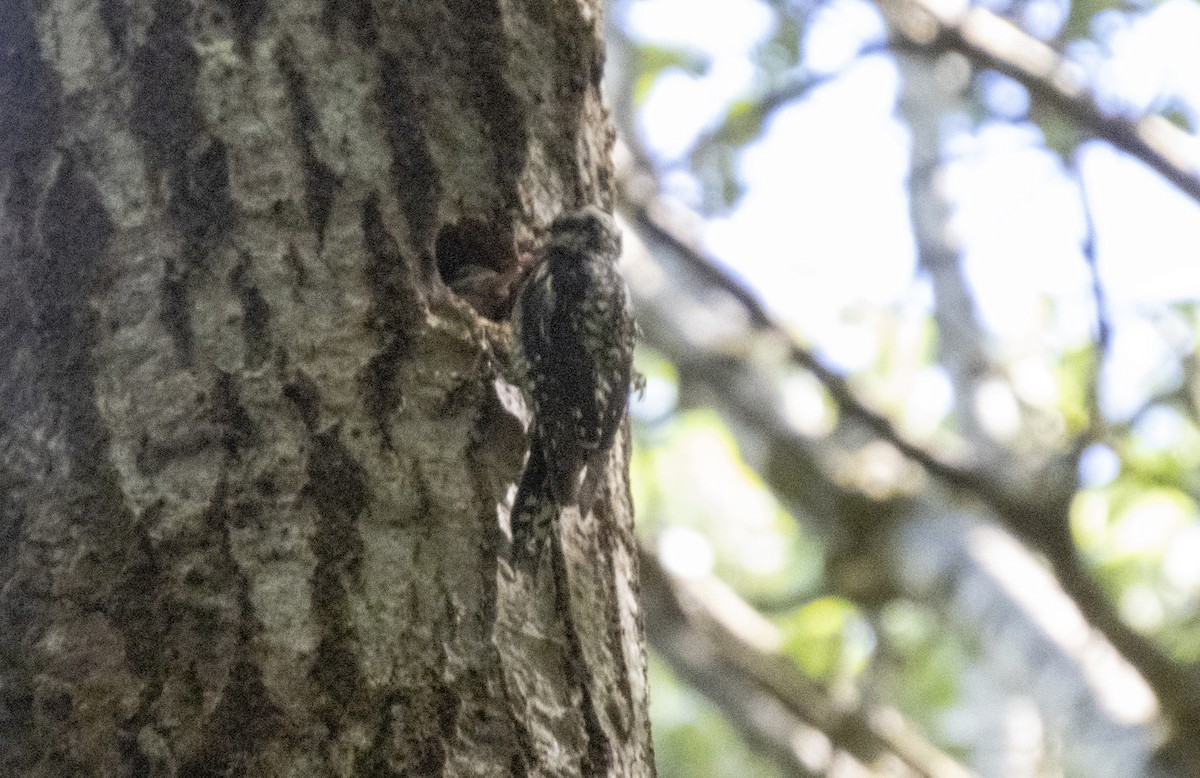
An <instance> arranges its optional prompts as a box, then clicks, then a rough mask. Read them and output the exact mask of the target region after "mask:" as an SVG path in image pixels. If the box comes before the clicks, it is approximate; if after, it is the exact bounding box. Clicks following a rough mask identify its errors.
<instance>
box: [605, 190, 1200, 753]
mask: <svg viewBox="0 0 1200 778" xmlns="http://www.w3.org/2000/svg"><path fill="white" fill-rule="evenodd" d="M639 191H640V192H642V193H643V195H642V197H641V198H640V199H635V198H636V196H635V195H634V194H633V193H634V192H639ZM645 192H646V185H645V182H642V183H640V184H639V183H637V182H630V181H629V177H628V171H626V177H625V179H624V181H623V183H622V185H621V198H622V199H621V203H622V209H623V212H624V214H625V215H626V217H627V218H628V220H629V222H630V223H631V224H632V225H633V227H634V229H635V232H636V233H637V234H638V235H639V237H641V238H642V240H643V242H644V243H645V244H646V245H647V247H648V248H649V249H650V251H651V252H652V253H653V254H654V255H655V258H656V261H658V262H662V261H664V260H665V258H666V257H667V256H669V257H670V262H669V266H670V269H669V270H667V271H665V272H666V274H667V275H669V277H670V278H671V284H672V287H673V292H674V294H675V295H676V296H675V297H674V298H673V300H672V301H671V302H670V303H668V304H667V305H664V306H663V308H670V310H671V313H670V314H668V313H666V312H665V310H659V311H645V309H643V312H644V314H643V320H644V321H645V322H646V329H647V332H648V333H651V334H652V335H653V336H655V337H656V338H657V340H656V342H655V345H656V346H658V347H659V348H664V347H665V349H664V350H665V351H666V352H667V354H668V356H669V357H670V358H672V359H673V360H677V362H678V364H679V367H680V370H681V372H682V373H683V374H684V375H685V377H694V378H697V379H699V380H703V381H705V382H706V383H708V385H709V386H711V387H712V389H713V390H714V392H715V393H716V394H717V396H719V397H720V399H721V402H722V403H724V404H725V405H726V406H729V405H731V404H732V406H733V407H736V408H737V409H738V414H737V416H738V417H739V421H737V422H735V425H736V423H749V424H752V425H754V426H755V427H756V429H757V430H758V434H759V435H760V436H762V437H766V438H768V439H770V440H771V441H772V442H771V444H770V445H769V446H767V447H766V448H768V449H769V453H768V454H767V457H768V459H767V460H766V461H762V462H757V463H756V462H751V464H752V466H755V467H756V469H758V470H759V472H760V473H761V474H762V475H763V477H764V479H765V480H766V481H767V483H768V484H769V485H770V487H771V488H772V489H773V490H774V491H775V492H776V494H777V495H779V496H780V498H781V499H782V500H783V501H784V502H785V503H787V504H788V505H789V507H792V508H793V509H796V508H799V510H800V511H801V512H802V513H803V514H804V515H807V516H809V517H812V518H813V519H814V520H815V521H816V523H817V526H819V527H823V528H824V532H825V534H826V537H827V538H832V539H834V543H833V546H834V551H833V554H834V556H835V558H836V557H839V556H841V555H843V554H845V553H847V552H853V553H858V554H864V553H866V550H867V549H870V548H871V547H872V546H873V545H875V544H876V543H879V542H887V541H886V540H885V538H886V537H887V533H888V531H889V529H892V530H894V529H895V528H896V527H898V526H899V525H900V524H902V523H904V522H908V521H911V520H912V518H913V517H914V516H916V515H929V514H938V513H942V512H945V511H947V510H952V508H951V507H950V506H952V505H953V504H954V500H953V499H952V498H951V497H950V496H949V495H942V496H940V497H937V496H933V494H932V493H929V492H928V490H926V493H925V495H924V496H923V497H922V498H921V501H920V503H921V505H922V506H923V507H918V505H916V504H910V503H909V502H908V501H905V500H900V501H897V500H895V499H893V500H888V501H884V502H880V501H877V500H871V499H869V498H867V497H866V496H865V495H863V494H861V493H859V492H857V491H856V490H854V489H850V488H846V487H843V486H841V485H838V484H836V483H834V482H833V481H832V480H831V479H830V477H829V475H828V474H827V472H826V471H825V469H824V466H823V464H822V463H821V461H820V460H819V458H818V457H817V456H816V454H815V450H816V449H817V448H819V446H820V444H818V443H815V442H813V441H810V440H807V439H804V438H802V437H801V436H800V435H798V434H796V433H795V432H793V431H791V430H789V429H788V428H787V425H786V423H785V422H783V421H782V419H780V418H779V417H778V412H777V411H776V410H774V409H775V408H776V407H777V406H778V398H776V397H773V396H771V395H772V392H771V390H770V389H768V387H769V385H770V379H769V378H767V377H766V376H764V375H760V374H756V372H755V370H754V369H753V368H750V367H749V365H748V364H747V363H746V362H745V361H744V360H743V359H741V358H739V357H738V356H736V355H730V354H728V353H723V352H721V351H720V349H719V348H714V344H713V343H704V342H703V340H702V339H701V338H702V336H701V335H698V334H696V333H697V332H698V331H700V330H703V327H698V326H693V325H695V324H697V323H696V322H691V323H685V324H683V325H682V326H680V324H681V323H680V322H679V321H676V322H675V323H674V324H675V329H676V334H675V335H664V330H667V329H670V328H671V324H668V323H666V322H665V321H662V320H656V316H657V315H661V316H665V317H669V316H676V317H686V316H688V315H689V312H688V311H686V310H684V308H685V306H683V305H682V304H681V299H680V297H679V296H681V295H682V296H686V297H688V298H690V299H691V300H692V305H693V306H696V307H703V308H707V309H716V310H720V311H721V316H722V320H723V322H726V323H724V324H718V325H716V326H717V327H718V328H719V327H721V326H724V327H725V332H724V333H723V335H724V340H736V339H737V337H738V336H737V335H735V334H734V332H733V331H732V330H733V329H736V325H729V324H728V323H727V322H728V320H730V319H731V318H732V319H734V320H737V319H738V318H739V316H738V315H737V314H740V318H741V319H742V320H743V321H744V323H745V325H746V326H747V327H749V328H750V329H751V330H752V331H754V332H756V333H758V334H759V335H760V336H762V337H766V338H768V339H769V340H772V341H774V342H776V343H778V344H782V348H783V349H784V352H785V353H786V355H787V358H788V360H789V361H790V362H791V363H792V364H794V365H796V366H799V367H802V368H804V369H806V370H808V371H810V372H811V373H812V374H813V375H814V376H815V377H816V378H817V379H818V380H819V381H820V382H821V383H822V385H823V386H824V387H825V388H826V390H827V391H828V393H829V395H830V396H831V397H832V398H833V400H834V401H835V403H836V404H837V405H838V407H839V408H840V409H841V411H842V412H843V414H844V415H846V416H848V417H850V418H851V419H852V420H854V421H855V422H857V423H859V424H861V425H863V426H864V427H865V428H866V429H867V430H869V431H870V432H871V433H873V434H874V435H877V436H879V437H880V438H883V439H884V440H886V441H888V442H889V443H890V444H891V445H893V446H894V447H895V448H896V449H897V450H899V451H900V452H902V453H903V454H905V455H906V456H908V457H909V458H911V459H912V460H913V461H915V462H917V463H919V464H920V465H921V466H922V467H923V468H924V469H925V470H926V471H927V472H928V473H929V474H930V475H931V476H933V477H934V478H935V479H937V480H938V481H939V482H940V483H942V484H944V485H946V486H949V487H951V488H953V489H954V490H956V491H959V492H961V493H963V494H967V495H973V496H975V497H976V498H978V499H979V500H981V501H982V502H983V503H984V504H986V505H987V506H988V507H989V508H990V509H991V510H992V511H993V512H994V514H995V515H996V517H997V518H998V519H999V520H1000V522H1001V523H1002V524H1003V525H1004V526H1006V527H1008V528H1009V529H1010V530H1011V531H1013V532H1014V533H1015V534H1016V535H1017V536H1018V537H1020V538H1022V539H1023V540H1024V541H1025V542H1026V543H1028V544H1029V545H1030V547H1031V548H1033V549H1034V550H1036V551H1039V552H1041V553H1043V554H1045V556H1046V557H1047V559H1048V561H1049V563H1050V566H1051V568H1052V569H1053V571H1054V573H1055V576H1056V578H1057V580H1058V582H1059V583H1060V585H1061V586H1062V587H1063V589H1064V590H1065V591H1066V592H1067V593H1068V594H1069V595H1070V597H1071V598H1072V599H1073V600H1074V601H1075V602H1076V604H1077V605H1078V607H1079V609H1080V610H1081V611H1082V613H1083V614H1084V615H1085V617H1086V618H1087V620H1088V622H1089V623H1090V624H1091V625H1092V626H1093V627H1095V628H1096V629H1097V630H1099V631H1100V632H1101V633H1102V634H1103V635H1104V636H1105V637H1106V638H1107V640H1108V641H1109V642H1110V643H1111V644H1112V645H1113V646H1114V647H1115V648H1116V649H1117V650H1118V651H1119V652H1120V653H1121V655H1122V656H1124V657H1125V658H1126V660H1128V662H1129V663H1130V664H1131V665H1132V666H1134V667H1135V668H1136V669H1137V670H1138V672H1139V673H1140V674H1141V675H1142V676H1143V678H1144V679H1145V680H1146V682H1147V683H1148V684H1149V685H1150V687H1151V688H1152V689H1153V690H1154V693H1155V695H1156V697H1157V698H1158V700H1159V703H1160V705H1161V707H1162V710H1163V712H1164V714H1165V715H1166V717H1167V718H1168V720H1170V721H1171V722H1172V723H1173V725H1174V727H1175V729H1176V731H1177V733H1178V734H1179V735H1180V736H1181V737H1186V736H1187V735H1189V734H1190V735H1192V736H1196V734H1197V733H1200V681H1198V680H1197V678H1196V676H1195V674H1194V673H1192V672H1191V671H1189V670H1188V669H1185V668H1184V667H1181V666H1180V665H1178V664H1176V663H1174V662H1173V661H1171V660H1170V659H1169V658H1168V657H1167V656H1166V654H1165V653H1164V652H1163V651H1162V650H1161V649H1160V648H1159V647H1158V646H1157V645H1156V644H1155V643H1153V642H1152V641H1151V640H1149V639H1148V638H1146V637H1145V636H1143V635H1141V634H1139V633H1137V632H1135V631H1134V630H1133V629H1131V628H1130V627H1129V626H1128V625H1127V624H1125V623H1124V621H1122V620H1121V618H1120V617H1119V614H1118V613H1117V611H1116V608H1115V607H1114V606H1113V604H1112V603H1111V601H1110V600H1109V599H1108V597H1107V596H1106V595H1105V594H1104V592H1103V591H1102V590H1101V589H1100V588H1099V586H1098V585H1097V584H1096V582H1095V580H1094V579H1093V578H1092V576H1091V574H1090V572H1089V571H1088V570H1087V569H1086V567H1085V566H1084V565H1083V564H1082V562H1081V560H1080V559H1079V557H1078V552H1077V550H1076V548H1075V546H1074V543H1073V541H1072V538H1071V534H1070V529H1069V509H1070V505H1071V501H1072V498H1073V496H1074V493H1075V468H1074V466H1073V459H1072V460H1070V463H1069V464H1068V462H1067V461H1064V460H1059V461H1055V462H1052V463H1051V465H1050V466H1049V467H1047V468H1046V469H1045V470H1044V471H1043V472H1041V473H1039V474H1038V478H1037V480H1036V482H1035V483H1033V484H1030V485H1028V488H1027V491H1024V492H1023V493H1022V494H1017V495H1013V494H1012V493H1011V492H1010V491H1009V489H1008V488H1007V487H1005V486H1003V485H1001V484H1000V483H998V482H997V481H996V480H994V479H993V478H992V477H991V474H990V473H983V472H977V471H974V470H970V469H966V468H963V467H960V466H957V465H955V464H952V463H947V462H945V461H943V460H941V459H940V458H938V457H936V456H934V455H933V454H931V453H930V452H928V451H925V450H924V449H922V448H920V447H919V446H916V445H914V444H913V443H911V442H910V441H907V440H906V439H904V438H903V437H902V436H901V435H900V434H899V433H898V432H897V431H896V429H895V428H894V426H893V425H892V424H891V422H890V421H889V420H888V419H887V418H886V417H884V416H883V415H882V414H879V413H878V412H875V411H874V410H872V409H870V408H868V407H867V406H865V405H864V404H863V403H862V402H861V401H860V400H859V399H858V398H857V397H856V395H855V394H854V392H853V390H852V389H851V388H850V386H849V384H848V383H847V382H846V380H845V379H844V378H842V377H841V376H840V375H838V374H836V373H835V372H834V371H832V370H831V369H829V368H828V367H827V366H825V365H824V364H823V363H822V362H821V361H820V360H819V359H817V358H816V357H815V355H813V354H812V353H811V352H810V351H809V350H807V349H805V348H804V347H803V346H801V345H799V344H798V343H796V342H795V340H794V339H793V338H792V337H791V336H790V335H789V334H788V333H787V332H786V331H785V330H784V329H783V328H782V327H781V326H780V325H779V324H777V323H776V322H775V321H774V320H773V318H772V317H771V316H770V315H769V313H768V312H767V311H766V310H765V309H764V308H763V307H762V306H761V304H760V303H759V302H758V301H757V299H756V298H755V297H754V295H753V294H752V293H750V292H749V290H747V289H746V288H745V287H744V286H742V285H741V284H740V283H739V282H738V281H736V280H735V279H733V278H731V277H730V276H729V275H728V274H727V273H725V272H724V271H723V270H722V269H721V268H719V267H718V266H717V265H715V264H714V263H713V262H712V261H710V260H709V259H708V258H707V257H705V256H704V255H703V254H702V253H701V252H699V251H698V250H697V249H695V248H694V247H693V245H692V243H691V241H690V240H689V239H688V238H687V237H685V236H682V235H679V234H677V232H676V229H675V228H673V227H671V226H668V224H667V221H668V219H667V218H666V217H663V216H660V214H661V213H662V212H663V211H664V210H666V206H665V205H664V204H663V201H662V200H661V199H660V198H653V197H647V196H646V195H645V194H644V193H645ZM674 221H675V222H678V219H676V220H674ZM635 270H636V269H635ZM658 272H659V273H660V274H662V273H663V272H664V271H663V270H661V269H660V270H659V271H658ZM632 281H633V285H634V287H635V290H636V289H637V288H638V287H640V286H642V284H641V283H640V282H639V279H638V278H636V277H634V278H633V279H632ZM653 286H654V284H653V283H652V282H651V283H649V284H647V287H643V288H651V287H653ZM659 286H661V284H659ZM718 299H719V301H720V302H717V300H718ZM735 309H736V311H737V314H734V310H735ZM696 315H704V314H703V313H697V314H696ZM660 325H661V326H660ZM685 333H687V334H685ZM663 337H666V338H667V341H663V340H662V338H663ZM689 337H690V338H691V340H689V341H688V342H686V343H682V342H675V343H674V344H672V343H670V342H669V341H670V339H671V338H689ZM741 337H742V338H744V337H745V334H744V333H743V334H742V336H741ZM745 348H749V346H746V347H745ZM706 352H707V353H708V354H709V356H707V357H703V356H701V355H702V354H705V353H706ZM690 362H691V363H703V364H697V366H696V369H689V363H690ZM839 535H840V536H842V537H841V538H840V540H839V539H838V536H839ZM872 538H874V540H872ZM839 549H841V551H839ZM846 561H848V562H850V566H851V567H852V569H847V570H844V571H841V572H842V574H843V575H847V576H850V577H854V576H857V575H859V574H862V575H863V579H864V580H865V581H867V582H868V583H867V587H868V589H869V588H870V587H871V586H881V587H882V588H881V589H876V591H875V593H874V595H870V594H868V595H867V596H868V597H869V598H870V597H883V598H887V597H889V596H890V595H889V593H888V591H887V589H888V586H889V584H888V583H887V582H886V581H879V580H878V579H879V577H880V576H881V575H884V576H885V577H886V574H884V573H883V572H882V571H880V570H878V569H876V568H875V567H874V566H873V565H872V564H871V563H870V562H867V563H866V564H861V563H860V564H858V565H854V563H853V558H852V556H851V557H846ZM833 572H834V573H835V574H837V573H838V572H839V571H837V570H834V571H833ZM872 579H874V581H873V583H872V582H871V581H872ZM855 585H856V586H858V587H860V588H861V587H862V585H863V581H858V582H857V583H856V584H855ZM863 594H864V592H862V591H859V592H858V594H857V596H856V595H855V593H853V592H851V596H852V597H856V599H860V601H861V597H862V596H863Z"/></svg>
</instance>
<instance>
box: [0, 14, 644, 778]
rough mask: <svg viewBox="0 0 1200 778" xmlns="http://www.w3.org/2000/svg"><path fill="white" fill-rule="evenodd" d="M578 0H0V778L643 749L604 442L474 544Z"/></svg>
mask: <svg viewBox="0 0 1200 778" xmlns="http://www.w3.org/2000/svg"><path fill="white" fill-rule="evenodd" d="M597 5H598V3H597V2H596V0H566V1H564V0H504V1H503V2H497V1H495V0H492V2H488V1H487V0H484V1H483V2H471V1H469V0H422V2H405V1H403V0H376V1H375V2H371V0H325V2H319V1H318V0H255V1H254V2H234V1H233V0H192V1H191V2H177V1H176V0H42V1H40V2H36V3H34V2H32V0H7V1H6V2H3V3H0V585H2V589H0V774H2V775H13V776H18V775H22V776H81V775H97V776H119V775H124V776H158V775H164V776H165V775H178V776H208V775H247V776H259V775H263V776H265V775H293V776H324V775H331V776H333V775H336V776H352V775H362V776H367V775H370V776H374V775H401V776H417V775H463V776H467V775H469V776H503V775H548V776H549V775H553V776H571V775H581V776H582V775H586V776H593V775H619V776H627V775H628V776H633V775H650V774H652V771H653V768H652V758H651V747H650V739H649V724H648V721H647V714H646V687H645V658H644V654H643V638H642V629H641V624H640V616H639V613H638V610H637V606H636V600H635V593H636V577H637V557H636V554H635V552H634V550H633V547H632V543H631V508H630V505H629V500H628V486H627V479H626V476H625V471H626V467H625V465H626V462H627V456H628V453H627V445H628V443H627V436H623V438H624V439H623V441H622V444H621V445H620V446H618V450H617V451H615V452H614V455H613V457H612V462H611V464H612V467H611V468H610V470H611V472H610V478H609V483H608V488H607V489H604V490H602V491H603V494H602V495H601V499H600V500H599V501H598V504H597V506H596V509H595V511H594V512H593V514H592V515H591V516H589V517H585V518H580V517H579V516H578V515H574V514H567V515H566V516H565V517H564V524H565V530H564V536H565V537H564V549H565V552H564V565H563V567H564V568H565V571H566V575H565V577H564V578H563V579H555V578H552V577H550V578H537V579H534V580H529V579H527V578H526V577H524V576H522V575H514V574H513V573H512V571H511V570H509V569H508V568H507V565H505V564H504V563H503V562H502V561H500V559H502V556H503V550H504V545H505V541H504V534H503V529H502V528H503V526H504V522H505V521H506V508H505V505H506V501H507V499H508V498H509V495H510V487H511V485H512V482H513V481H514V479H515V478H516V476H517V475H518V474H519V473H518V471H519V469H520V466H521V457H522V455H523V453H524V446H525V440H524V435H523V432H522V428H521V423H520V421H519V420H518V419H517V418H516V416H514V414H513V412H512V411H513V410H514V409H513V404H512V403H511V402H509V401H508V399H507V398H508V397H510V396H511V395H512V391H511V388H510V387H507V385H506V384H505V383H504V382H503V380H500V379H499V374H500V371H499V369H498V360H497V359H496V358H495V357H494V354H493V351H492V350H491V349H490V348H489V343H491V342H494V340H495V337H494V336H495V335H496V333H497V332H502V328H500V327H498V326H497V324H496V320H499V319H502V317H503V315H504V311H505V306H506V303H507V297H508V294H509V291H510V287H511V283H512V280H513V279H514V278H515V277H516V276H517V274H518V258H519V257H528V255H529V254H530V253H531V252H532V251H533V250H535V248H536V244H537V240H538V238H539V236H540V235H541V232H542V230H543V229H544V228H545V226H546V225H547V224H548V222H549V221H550V219H551V218H552V217H553V216H554V215H555V214H556V213H557V212H558V211H559V210H561V209H562V208H563V207H567V206H571V205H577V204H582V203H584V202H602V203H607V202H608V201H609V200H610V198H611V186H612V183H611V167H610V161H609V150H610V146H611V130H610V128H609V125H608V120H607V116H606V113H605V110H604V108H603V107H602V105H601V101H600V94H599V81H600V75H601V70H602V62H603V49H602V42H601V40H600V38H599V35H598V32H597V25H598V21H597V14H598V8H597ZM488 317H491V318H490V319H489V318H488Z"/></svg>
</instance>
